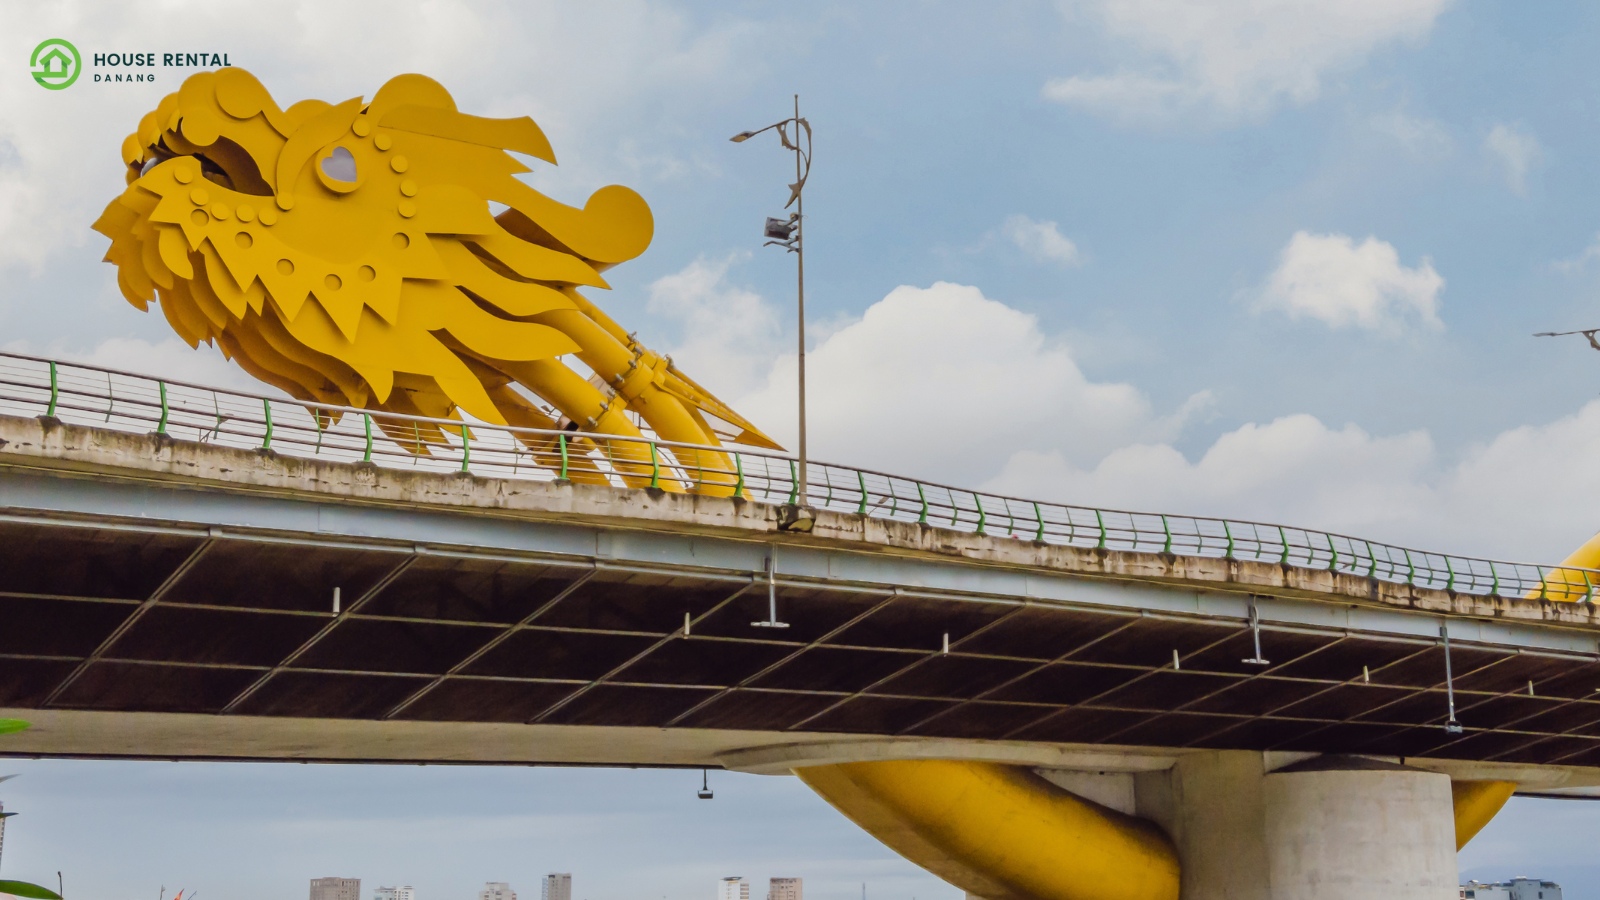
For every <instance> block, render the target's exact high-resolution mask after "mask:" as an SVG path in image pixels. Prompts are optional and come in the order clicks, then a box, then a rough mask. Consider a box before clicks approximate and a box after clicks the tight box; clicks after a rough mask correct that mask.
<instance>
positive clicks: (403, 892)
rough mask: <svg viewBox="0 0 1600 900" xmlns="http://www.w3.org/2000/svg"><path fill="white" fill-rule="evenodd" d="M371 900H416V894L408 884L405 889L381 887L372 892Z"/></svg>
mask: <svg viewBox="0 0 1600 900" xmlns="http://www.w3.org/2000/svg"><path fill="white" fill-rule="evenodd" d="M372 900H417V892H416V889H415V888H413V887H412V886H411V885H409V884H408V885H406V886H405V887H381V888H378V889H377V890H375V891H373V892H372Z"/></svg>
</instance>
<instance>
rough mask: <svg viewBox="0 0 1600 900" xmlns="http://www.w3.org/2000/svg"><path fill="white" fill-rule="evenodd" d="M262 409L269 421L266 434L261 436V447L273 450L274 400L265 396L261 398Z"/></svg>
mask: <svg viewBox="0 0 1600 900" xmlns="http://www.w3.org/2000/svg"><path fill="white" fill-rule="evenodd" d="M261 411H262V415H263V416H265V417H266V421H267V431H266V433H265V434H263V435H262V436H261V449H263V450H271V449H272V401H271V400H268V399H266V398H265V397H263V398H261Z"/></svg>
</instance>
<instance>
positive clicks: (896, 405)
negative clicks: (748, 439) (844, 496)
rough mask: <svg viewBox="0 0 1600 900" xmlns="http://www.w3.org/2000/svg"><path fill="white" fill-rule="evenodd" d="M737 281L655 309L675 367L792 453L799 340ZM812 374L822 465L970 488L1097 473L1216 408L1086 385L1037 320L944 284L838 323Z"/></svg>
mask: <svg viewBox="0 0 1600 900" xmlns="http://www.w3.org/2000/svg"><path fill="white" fill-rule="evenodd" d="M725 275H726V265H725V264H717V265H712V264H708V263H705V262H704V261H697V262H695V263H694V264H691V265H690V266H689V267H688V268H686V269H685V270H684V271H682V272H680V273H678V274H677V275H674V276H671V277H669V278H666V279H662V280H661V281H658V282H657V283H656V285H655V286H654V287H653V288H652V299H651V308H652V310H654V311H656V312H658V313H661V314H663V315H666V316H669V317H671V318H674V319H676V320H678V321H679V322H680V323H681V325H682V331H683V334H684V337H683V339H682V340H680V341H679V342H678V343H677V345H676V346H675V347H674V350H673V358H674V359H675V360H676V361H678V362H679V363H680V365H681V366H682V368H683V369H684V371H685V372H687V373H688V374H689V376H690V377H692V378H694V379H696V380H697V381H700V382H701V383H702V384H704V385H706V387H707V388H709V389H711V390H712V391H715V392H717V393H718V395H719V396H721V397H722V399H724V400H726V401H728V402H729V403H730V404H731V405H732V406H733V407H734V408H735V409H738V410H739V411H740V412H742V413H744V414H745V415H747V416H750V417H752V418H753V419H754V420H755V421H756V422H757V423H758V424H759V425H761V426H762V427H763V428H766V429H769V432H770V433H771V434H772V435H773V437H774V438H776V439H777V440H778V441H780V442H782V443H784V444H786V445H790V446H792V443H793V440H794V437H795V432H796V428H795V424H794V421H795V409H796V399H795V394H796V389H795V387H796V382H795V356H794V352H793V351H792V350H791V349H790V347H789V344H788V340H791V339H792V337H789V338H785V337H782V336H780V335H778V334H777V333H776V330H775V328H774V326H773V324H772V323H773V321H774V319H773V314H772V313H771V311H770V308H769V307H767V306H766V304H764V303H763V302H762V301H760V300H759V299H757V298H755V296H754V295H752V294H750V293H748V292H746V291H742V290H738V289H734V288H730V287H728V286H727V285H726V284H725ZM791 334H792V333H791ZM806 367H807V378H806V387H807V393H808V397H807V409H808V412H809V438H810V449H811V452H812V454H813V455H814V456H816V457H817V458H819V459H831V460H837V461H840V462H849V463H851V464H854V465H860V466H865V467H867V468H877V469H883V470H887V471H891V472H895V473H905V474H915V475H920V476H922V477H929V478H937V479H953V480H959V481H962V482H964V483H965V482H970V481H972V479H973V478H974V476H975V474H987V473H992V472H995V471H998V470H999V468H1000V466H1001V465H1002V464H1003V463H1004V460H1005V458H1006V456H1008V455H1009V454H1010V453H1011V452H1013V451H1015V450H1018V449H1026V448H1034V449H1038V450H1041V451H1042V450H1046V449H1056V450H1059V451H1061V452H1062V453H1064V454H1065V455H1066V458H1068V459H1072V460H1074V461H1081V462H1089V461H1093V460H1095V459H1099V458H1100V457H1101V456H1103V455H1104V454H1105V453H1108V452H1110V451H1111V450H1113V449H1115V448H1117V447H1120V446H1124V445H1126V444H1127V443H1129V442H1131V441H1139V440H1170V439H1171V438H1173V437H1175V436H1176V434H1177V433H1178V431H1179V430H1180V429H1181V428H1182V427H1183V425H1184V423H1185V422H1186V421H1188V420H1189V419H1190V418H1192V417H1194V416H1196V415H1198V414H1200V413H1202V412H1203V411H1204V410H1206V409H1207V408H1208V406H1209V403H1210V395H1209V393H1207V392H1204V391H1202V392H1200V393H1198V394H1196V395H1195V396H1193V397H1191V398H1190V399H1189V400H1188V401H1187V402H1185V403H1184V404H1182V405H1181V406H1180V407H1179V408H1178V409H1177V410H1174V411H1172V412H1169V413H1166V414H1161V413H1158V412H1156V411H1155V410H1154V409H1153V408H1152V406H1151V403H1150V401H1149V399H1148V398H1147V397H1145V395H1144V394H1143V393H1142V392H1141V391H1139V390H1137V389H1136V388H1134V387H1132V386H1131V385H1127V384H1121V383H1116V382H1097V381H1093V380H1091V379H1090V378H1088V377H1087V376H1086V375H1085V374H1084V373H1083V371H1082V370H1081V369H1079V367H1078V365H1077V363H1076V362H1075V361H1074V360H1073V358H1072V356H1071V354H1070V353H1069V352H1068V350H1067V349H1066V347H1065V346H1063V345H1062V343H1061V342H1060V341H1059V340H1058V339H1056V338H1055V337H1053V336H1051V335H1048V334H1045V333H1044V332H1043V331H1042V330H1041V329H1040V328H1039V323H1038V321H1037V320H1036V319H1035V318H1034V317H1033V316H1031V315H1028V314H1027V313H1023V312H1021V311H1018V310H1016V309H1013V308H1011V307H1009V306H1006V305H1005V304H1003V303H1000V302H998V301H995V300H991V299H989V298H987V297H985V296H983V294H982V292H980V291H979V290H978V289H977V288H975V287H968V286H964V285H958V284H950V283H946V282H939V283H936V284H934V285H932V286H930V287H926V288H916V287H899V288H896V289H894V290H893V291H891V292H889V294H888V296H886V297H884V298H883V299H882V300H879V301H878V302H876V303H874V304H872V305H871V306H870V307H868V308H867V310H866V311H865V312H864V313H863V314H862V315H861V317H860V318H857V319H852V320H849V321H846V322H843V323H836V324H835V325H834V326H833V327H832V328H831V330H830V332H829V333H826V334H824V335H820V336H819V337H818V339H817V342H816V344H815V346H814V347H813V348H812V349H811V350H810V351H808V353H807V355H806Z"/></svg>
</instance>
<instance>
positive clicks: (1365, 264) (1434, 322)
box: [1257, 231, 1444, 334]
mask: <svg viewBox="0 0 1600 900" xmlns="http://www.w3.org/2000/svg"><path fill="white" fill-rule="evenodd" d="M1442 290H1444V279H1443V278H1442V277H1440V275H1439V273H1438V272H1435V271H1434V269H1433V264H1432V263H1431V262H1430V261H1429V260H1428V259H1427V258H1426V257H1424V258H1423V260H1422V262H1421V263H1419V264H1418V265H1417V266H1416V267H1414V268H1407V267H1406V266H1403V265H1401V264H1400V255H1399V254H1398V253H1397V252H1395V249H1394V245H1392V244H1389V243H1387V242H1385V241H1380V240H1378V239H1377V238H1375V237H1368V238H1367V239H1366V240H1364V241H1362V242H1361V243H1360V244H1356V243H1355V242H1354V241H1353V240H1351V239H1350V237H1349V235H1343V234H1311V233H1310V232H1306V231H1299V232H1296V233H1295V235H1294V237H1292V238H1290V239H1289V243H1288V245H1286V246H1285V247H1284V248H1283V253H1282V255H1281V256H1280V257H1279V262H1278V268H1277V270H1276V271H1274V272H1273V273H1272V275H1271V276H1269V277H1268V279H1267V283H1266V285H1265V287H1264V288H1263V289H1262V291H1261V294H1260V297H1259V300H1258V304H1257V308H1258V309H1259V310H1276V311H1278V312H1282V313H1285V314H1287V315H1288V316H1289V317H1290V318H1291V319H1301V318H1310V319H1316V320H1317V321H1319V322H1322V323H1324V324H1326V325H1328V326H1330V327H1332V328H1351V327H1354V328H1362V329H1365V330H1368V331H1378V332H1382V333H1387V334H1394V333H1397V332H1398V331H1400V330H1401V329H1402V328H1404V327H1405V325H1407V324H1408V323H1410V322H1413V321H1415V322H1418V323H1420V324H1422V325H1423V326H1426V327H1428V328H1443V327H1444V323H1443V322H1441V321H1440V320H1439V293H1440V292H1441V291H1442Z"/></svg>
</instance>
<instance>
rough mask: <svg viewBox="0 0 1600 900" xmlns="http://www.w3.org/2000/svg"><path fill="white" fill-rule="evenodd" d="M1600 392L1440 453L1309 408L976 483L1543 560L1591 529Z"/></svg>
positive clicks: (1034, 462)
mask: <svg viewBox="0 0 1600 900" xmlns="http://www.w3.org/2000/svg"><path fill="white" fill-rule="evenodd" d="M1596 454H1600V401H1592V402H1590V403H1588V404H1587V405H1585V406H1584V407H1583V408H1582V409H1580V410H1578V411H1577V412H1575V413H1573V414H1571V415H1568V416H1564V417H1562V418H1560V419H1557V420H1556V421H1554V422H1549V423H1546V424H1543V425H1528V426H1522V427H1518V428H1514V429H1511V430H1508V431H1505V432H1503V433H1501V434H1499V435H1496V436H1495V437H1494V438H1492V439H1491V440H1489V441H1488V442H1486V443H1483V444H1479V445H1475V446H1472V447H1469V448H1466V451H1465V453H1464V454H1462V456H1461V458H1460V459H1459V461H1457V462H1455V463H1453V464H1452V463H1448V462H1446V461H1445V460H1444V459H1443V458H1442V456H1443V454H1441V453H1440V452H1439V450H1438V448H1437V447H1436V446H1435V444H1434V441H1433V439H1432V438H1431V437H1430V436H1429V435H1428V434H1427V432H1424V431H1413V432H1407V433H1404V434H1398V435H1390V436H1378V435H1373V434H1370V433H1368V432H1366V431H1364V430H1363V429H1361V428H1359V427H1357V426H1355V425H1346V426H1344V427H1343V428H1341V429H1337V430H1335V429H1332V428H1329V427H1328V426H1327V425H1325V424H1323V423H1322V422H1321V421H1319V420H1318V419H1316V418H1314V417H1312V416H1309V415H1304V414H1301V415H1292V416H1285V417H1283V418H1280V419H1277V420H1274V421H1272V422H1269V423H1267V424H1264V425H1263V424H1255V423H1251V424H1246V425H1244V426H1242V427H1240V428H1238V429H1235V430H1234V431H1231V432H1228V433H1227V434H1224V435H1222V436H1221V437H1219V438H1218V439H1217V440H1216V441H1215V442H1214V443H1213V444H1212V445H1211V446H1210V447H1209V448H1207V449H1206V450H1205V451H1204V452H1203V453H1201V454H1200V455H1199V457H1198V458H1197V459H1195V460H1193V461H1191V460H1189V459H1188V458H1186V457H1185V456H1184V455H1183V454H1182V453H1180V452H1178V451H1177V450H1175V449H1174V448H1172V447H1171V446H1170V445H1167V444H1162V443H1149V444H1135V445H1131V446H1128V447H1124V448H1120V449H1118V450H1116V451H1113V452H1112V453H1110V454H1107V455H1106V456H1105V457H1104V458H1102V459H1101V460H1100V461H1098V462H1097V463H1095V464H1094V465H1091V466H1079V465H1074V464H1073V463H1071V462H1068V461H1067V460H1065V459H1064V458H1062V457H1061V456H1060V455H1058V454H1054V453H1049V452H1044V453H1040V452H1031V451H1030V452H1019V453H1017V454H1014V455H1013V456H1012V457H1011V459H1010V460H1009V461H1008V462H1007V464H1006V467H1005V469H1004V470H1003V471H1002V472H1001V473H1000V474H999V475H997V476H996V477H994V478H992V479H990V480H989V481H988V483H987V484H985V485H984V487H986V488H988V489H990V490H995V491H999V492H1003V493H1011V494H1017V495H1021V496H1028V497H1036V496H1043V497H1044V498H1047V499H1054V500H1060V501H1065V502H1071V503H1081V504H1086V505H1103V506H1112V507H1117V508H1124V509H1130V508H1131V509H1140V510H1154V511H1158V512H1171V513H1184V514H1191V515H1215V516H1228V517H1232V518H1238V519H1251V520H1258V521H1267V522H1282V523H1287V524H1293V525H1300V526H1305V527H1311V528H1320V529H1325V530H1330V531H1338V532H1344V533H1347V534H1353V535H1356V536H1358V537H1365V538H1368V539H1372V540H1386V541H1392V542H1399V543H1404V544H1408V545H1410V546H1413V547H1418V548H1420V549H1428V550H1441V551H1448V552H1452V553H1463V554H1479V555H1485V556H1498V557H1500V558H1513V559H1526V560H1531V561H1537V562H1551V561H1555V560H1559V559H1561V558H1563V557H1565V556H1566V554H1567V553H1568V552H1570V551H1571V550H1573V549H1575V548H1576V547H1577V546H1578V545H1579V544H1580V543H1582V542H1583V541H1584V540H1586V539H1587V538H1588V537H1589V536H1590V535H1591V534H1593V533H1594V531H1595V530H1596V528H1597V527H1600V518H1597V517H1596V516H1595V513H1594V498H1595V497H1596V496H1600V470H1597V469H1596V468H1595V467H1594V465H1593V464H1592V461H1593V459H1594V458H1595V456H1596Z"/></svg>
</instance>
